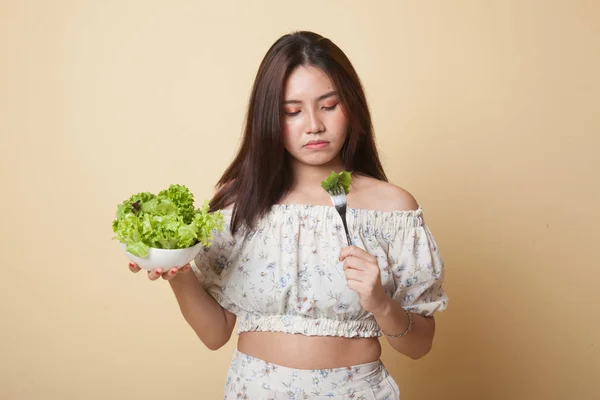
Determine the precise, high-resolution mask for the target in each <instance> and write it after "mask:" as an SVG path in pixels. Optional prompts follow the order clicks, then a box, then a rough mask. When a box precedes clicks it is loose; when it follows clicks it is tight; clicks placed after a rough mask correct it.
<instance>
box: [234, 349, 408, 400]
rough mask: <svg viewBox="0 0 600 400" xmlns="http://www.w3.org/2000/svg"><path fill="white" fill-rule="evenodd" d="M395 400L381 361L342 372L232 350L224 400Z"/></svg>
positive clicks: (395, 387) (393, 387) (395, 391)
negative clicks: (276, 361)
mask: <svg viewBox="0 0 600 400" xmlns="http://www.w3.org/2000/svg"><path fill="white" fill-rule="evenodd" d="M234 399H235V400H238V399H241V400H284V399H285V400H304V399H312V400H325V399H327V400H342V399H343V400H348V399H352V400H398V399H400V390H399V389H398V385H397V384H396V382H395V381H394V379H393V378H392V377H391V375H390V374H389V373H388V371H387V370H386V369H385V367H384V365H383V363H382V362H381V361H375V362H372V363H368V364H362V365H355V366H351V367H345V368H331V369H315V370H303V369H293V368H287V367H282V366H279V365H276V364H272V363H269V362H266V361H263V360H259V359H257V358H254V357H251V356H249V355H246V354H243V353H241V352H239V351H238V350H234V353H233V358H232V360H231V365H230V367H229V371H228V372H227V378H226V382H225V400H234Z"/></svg>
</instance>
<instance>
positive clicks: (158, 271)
mask: <svg viewBox="0 0 600 400" xmlns="http://www.w3.org/2000/svg"><path fill="white" fill-rule="evenodd" d="M162 273H163V269H162V268H155V269H153V270H152V271H148V278H149V279H150V280H151V281H155V280H157V279H158V278H160V276H161V275H162Z"/></svg>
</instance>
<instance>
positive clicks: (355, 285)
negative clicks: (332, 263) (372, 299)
mask: <svg viewBox="0 0 600 400" xmlns="http://www.w3.org/2000/svg"><path fill="white" fill-rule="evenodd" d="M347 286H348V289H350V290H354V291H355V292H356V293H362V286H363V284H362V282H359V281H356V280H354V279H350V280H348V283H347Z"/></svg>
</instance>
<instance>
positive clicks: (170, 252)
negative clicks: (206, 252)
mask: <svg viewBox="0 0 600 400" xmlns="http://www.w3.org/2000/svg"><path fill="white" fill-rule="evenodd" d="M119 244H120V245H121V248H122V249H123V251H124V252H125V255H126V256H127V258H129V259H130V260H131V261H133V262H134V263H136V264H137V265H138V266H139V267H140V268H143V269H146V270H148V271H152V270H153V269H155V268H162V269H163V271H167V270H169V269H171V268H173V267H183V266H184V265H186V264H187V263H189V262H190V261H192V260H193V259H194V258H195V257H196V256H197V255H198V253H200V251H201V250H202V243H198V244H196V245H194V246H192V247H188V248H185V249H157V248H154V247H151V248H150V249H149V250H148V255H147V256H146V257H137V256H135V255H133V254H131V253H129V252H128V251H126V250H125V249H126V247H127V246H126V245H125V244H123V243H119Z"/></svg>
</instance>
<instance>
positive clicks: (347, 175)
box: [321, 171, 352, 194]
mask: <svg viewBox="0 0 600 400" xmlns="http://www.w3.org/2000/svg"><path fill="white" fill-rule="evenodd" d="M351 182H352V173H351V172H348V171H342V172H340V173H339V174H337V173H335V171H332V172H331V174H330V175H329V176H328V177H327V178H326V179H325V180H324V181H323V182H321V187H322V188H323V189H325V191H327V192H329V191H330V190H331V189H333V188H334V187H336V186H338V185H341V186H342V188H344V192H346V194H348V193H350V183H351Z"/></svg>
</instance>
